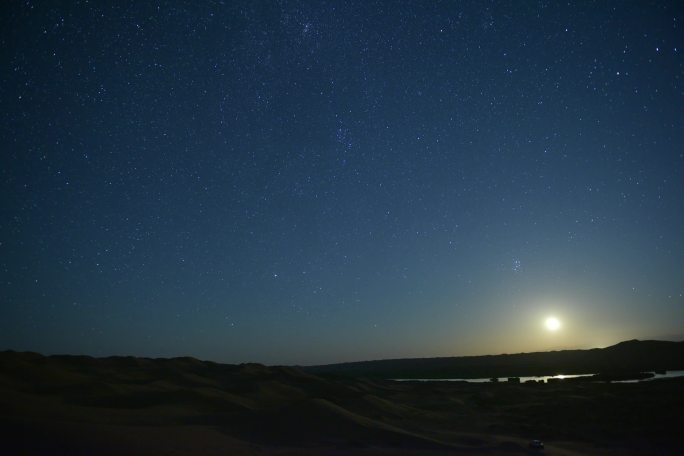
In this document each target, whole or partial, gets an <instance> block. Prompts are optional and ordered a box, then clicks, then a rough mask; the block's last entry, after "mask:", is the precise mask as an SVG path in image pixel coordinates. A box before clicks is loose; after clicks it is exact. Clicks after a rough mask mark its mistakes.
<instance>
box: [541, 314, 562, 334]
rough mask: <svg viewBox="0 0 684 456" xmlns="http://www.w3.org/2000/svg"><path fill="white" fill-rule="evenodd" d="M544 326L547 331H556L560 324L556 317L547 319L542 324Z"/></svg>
mask: <svg viewBox="0 0 684 456" xmlns="http://www.w3.org/2000/svg"><path fill="white" fill-rule="evenodd" d="M544 326H546V329H548V330H549V331H556V330H558V328H560V326H561V322H560V320H558V318H556V317H549V318H547V319H546V321H545V322H544Z"/></svg>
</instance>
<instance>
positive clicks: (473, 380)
mask: <svg viewBox="0 0 684 456" xmlns="http://www.w3.org/2000/svg"><path fill="white" fill-rule="evenodd" d="M651 373H653V374H654V375H653V377H650V378H646V379H642V380H616V381H613V382H611V383H636V382H646V381H651V380H656V379H659V378H672V377H684V370H673V371H667V372H666V373H664V374H663V373H660V374H657V373H655V372H651ZM592 375H595V374H579V375H574V374H573V375H569V374H556V375H542V376H532V377H517V378H519V379H520V383H525V382H527V381H535V382H540V383H547V382H549V381H551V382H554V381H559V380H566V379H570V378H578V377H591V376H592ZM496 378H497V381H498V382H499V383H506V382H507V381H508V379H509V377H496ZM512 378H516V377H512ZM392 380H394V381H397V382H468V383H489V382H493V381H494V379H493V378H393V379H392Z"/></svg>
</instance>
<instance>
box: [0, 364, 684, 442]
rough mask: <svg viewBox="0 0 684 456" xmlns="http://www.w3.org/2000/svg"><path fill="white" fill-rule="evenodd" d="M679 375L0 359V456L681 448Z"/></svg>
mask: <svg viewBox="0 0 684 456" xmlns="http://www.w3.org/2000/svg"><path fill="white" fill-rule="evenodd" d="M683 407H684V379H681V378H680V379H670V380H658V381H652V382H645V383H639V384H601V383H559V384H554V385H551V384H546V385H537V384H534V385H513V384H511V385H509V384H466V383H395V382H388V381H378V380H367V379H362V378H356V379H349V378H347V379H344V378H332V377H318V376H313V375H310V374H307V373H304V372H302V371H300V370H297V369H292V368H278V367H272V368H268V367H264V366H260V365H241V366H229V365H221V364H214V363H207V362H201V361H198V360H195V359H192V358H175V359H166V360H163V359H162V360H152V359H141V358H106V359H93V358H88V357H43V356H40V355H36V354H30V353H13V352H4V353H0V429H1V431H0V454H3V455H4V454H70V455H71V454H105V455H106V454H173V455H185V454H188V455H190V454H192V455H213V454H216V455H218V454H222V455H225V454H235V455H241V454H245V455H302V454H303V455H344V454H359V455H423V454H427V455H448V454H539V452H538V451H535V450H531V449H529V448H528V447H527V443H528V442H529V440H530V439H534V438H539V439H542V440H544V441H545V442H546V445H547V446H546V449H545V450H544V452H543V454H547V455H576V454H607V455H622V454H681V452H682V448H683V447H684V445H683V444H682V443H681V441H680V440H681V438H682V430H684V418H683V410H684V409H683Z"/></svg>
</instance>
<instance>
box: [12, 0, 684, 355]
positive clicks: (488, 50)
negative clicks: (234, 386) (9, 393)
mask: <svg viewBox="0 0 684 456" xmlns="http://www.w3.org/2000/svg"><path fill="white" fill-rule="evenodd" d="M0 8H1V9H2V14H1V15H0V21H1V23H0V43H1V46H0V55H1V56H2V57H1V58H0V63H1V65H2V66H1V69H0V71H1V79H0V103H1V107H2V109H1V110H0V116H1V120H2V121H1V122H0V143H2V145H3V146H2V149H3V152H2V166H1V167H0V185H1V186H0V194H1V195H2V196H0V199H1V204H2V206H1V208H2V217H1V218H0V349H16V350H34V351H39V352H43V353H78V354H90V355H97V356H102V355H110V354H130V355H142V356H177V355H191V356H195V357H199V358H203V359H211V360H216V361H223V362H243V361H258V362H264V363H299V364H312V363H330V362H337V361H348V360H363V359H375V358H391V357H414V356H416V357H418V356H421V357H422V356H449V355H464V354H485V353H502V352H519V351H537V350H547V349H555V348H575V347H595V346H605V345H609V344H612V343H615V342H618V341H621V340H624V339H630V338H635V337H636V338H671V339H678V338H679V339H681V338H684V337H683V333H684V331H683V330H682V328H684V296H683V295H684V242H683V241H684V234H683V233H684V157H683V151H684V128H683V126H682V120H683V119H684V59H683V56H682V54H683V46H684V43H683V39H682V38H683V37H684V34H683V33H682V21H683V20H684V15H683V14H682V12H683V11H682V5H681V3H680V2H650V3H649V2H617V1H616V2H562V3H561V2H553V1H551V2H544V1H541V2H518V1H510V2H503V1H502V2H499V1H495V2H482V1H472V2H447V1H443V2H417V1H391V2H390V1H388V2H370V1H340V2H337V1H328V2H294V1H293V2H290V1H278V2H276V1H273V2H271V1H263V2H255V1H244V2H238V1H235V2H233V1H226V2H222V1H211V2H209V1H207V2H190V1H187V2H159V3H157V2H133V1H117V2H75V1H74V2H59V3H58V2H32V1H22V2H19V1H9V2H3V5H2V6H1V7H0ZM552 314H553V315H555V316H557V317H558V318H559V319H561V320H562V322H563V327H562V329H561V330H560V331H558V332H555V333H550V332H548V331H546V330H544V327H543V320H544V318H545V317H546V316H547V315H552Z"/></svg>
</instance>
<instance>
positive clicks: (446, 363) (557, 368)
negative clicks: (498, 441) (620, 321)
mask: <svg viewBox="0 0 684 456" xmlns="http://www.w3.org/2000/svg"><path fill="white" fill-rule="evenodd" d="M302 369H304V370H305V371H307V372H310V373H313V374H337V375H348V376H354V377H358V376H362V377H371V378H484V377H505V376H535V375H539V376H541V375H554V374H593V373H619V372H640V371H653V370H662V369H666V370H678V369H684V342H670V341H658V340H643V341H640V340H636V339H635V340H628V341H625V342H620V343H619V344H616V345H613V346H610V347H607V348H594V349H590V350H562V351H550V352H535V353H518V354H503V355H486V356H460V357H448V358H409V359H387V360H378V361H360V362H351V363H340V364H328V365H321V366H308V367H303V368H302Z"/></svg>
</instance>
